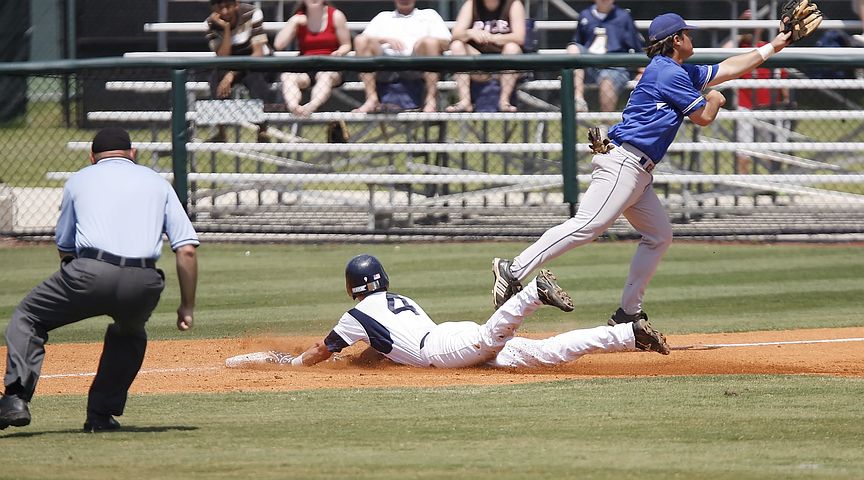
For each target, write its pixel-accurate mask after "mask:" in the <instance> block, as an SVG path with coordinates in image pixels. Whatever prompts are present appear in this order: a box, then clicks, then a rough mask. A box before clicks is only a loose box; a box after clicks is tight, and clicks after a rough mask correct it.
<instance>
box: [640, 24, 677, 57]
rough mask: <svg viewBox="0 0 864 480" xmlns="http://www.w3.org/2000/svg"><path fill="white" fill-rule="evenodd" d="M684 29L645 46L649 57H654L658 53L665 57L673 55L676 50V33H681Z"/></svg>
mask: <svg viewBox="0 0 864 480" xmlns="http://www.w3.org/2000/svg"><path fill="white" fill-rule="evenodd" d="M681 32H683V30H678V31H677V32H675V33H673V34H672V35H669V36H668V37H666V38H663V39H660V40H657V41H656V42H654V43H651V44H649V45H648V46H647V47H645V54H646V55H648V58H654V57H656V56H657V55H663V56H664V57H671V56H672V52H674V51H675V48H674V47H673V44H674V38H675V35H681V34H682V33H681Z"/></svg>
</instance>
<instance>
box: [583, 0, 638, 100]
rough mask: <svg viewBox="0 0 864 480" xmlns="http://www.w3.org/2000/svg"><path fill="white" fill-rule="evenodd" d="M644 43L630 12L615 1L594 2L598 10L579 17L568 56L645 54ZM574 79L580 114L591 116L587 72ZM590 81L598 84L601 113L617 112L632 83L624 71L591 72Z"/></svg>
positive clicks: (588, 71)
mask: <svg viewBox="0 0 864 480" xmlns="http://www.w3.org/2000/svg"><path fill="white" fill-rule="evenodd" d="M643 45H644V41H643V39H642V36H641V35H639V32H638V31H637V30H636V24H635V23H634V22H633V17H632V16H630V11H629V10H626V9H623V8H618V7H617V6H616V5H615V0H594V6H593V7H588V8H586V9H585V10H582V12H581V13H580V14H579V24H578V26H577V27H576V31H575V32H573V39H572V40H571V41H570V45H567V53H570V54H574V55H580V54H583V53H591V54H600V55H602V54H604V53H634V52H640V53H641V52H642V48H643ZM574 73H575V75H574V78H573V81H574V83H575V90H576V111H579V112H587V111H588V103H587V102H586V101H585V74H586V72H585V71H584V70H576V71H575V72H574ZM587 74H588V81H589V82H592V83H597V85H598V88H599V92H598V97H599V101H600V110H602V111H604V112H611V111H614V110H615V108H616V107H617V105H618V97H619V96H620V95H621V92H622V91H623V90H624V87H626V86H627V82H628V81H629V80H630V73H629V72H628V71H627V69H625V68H623V67H610V68H589V69H587Z"/></svg>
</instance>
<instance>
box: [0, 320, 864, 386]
mask: <svg viewBox="0 0 864 480" xmlns="http://www.w3.org/2000/svg"><path fill="white" fill-rule="evenodd" d="M862 337H864V327H858V328H841V329H816V330H793V331H784V332H750V333H734V334H733V333H724V334H711V335H673V336H670V337H669V343H670V345H673V346H676V345H677V346H682V345H702V344H718V343H719V344H733V343H735V344H737V343H759V342H789V341H810V340H827V339H844V338H862ZM316 340H318V338H314V337H290V338H275V339H217V340H197V341H182V340H172V341H154V342H150V344H149V346H148V350H147V357H146V359H145V361H144V367H143V368H142V371H141V373H140V374H139V375H138V378H137V380H136V381H135V384H134V385H133V387H132V391H133V392H134V393H167V392H240V391H283V390H302V389H314V388H348V387H350V388H362V387H396V386H414V387H431V386H440V385H499V384H513V383H528V382H538V381H549V380H559V379H566V378H590V377H633V376H662V375H715V374H721V375H722V374H823V375H836V376H847V377H864V354H862V352H864V342H858V341H854V342H843V343H817V344H798V345H772V346H746V347H723V348H719V349H714V350H677V351H674V352H672V355H670V356H668V357H664V356H661V355H658V354H656V353H643V352H633V353H619V354H604V355H588V356H585V357H582V358H581V359H579V360H578V361H576V362H572V363H570V364H567V365H564V366H560V367H555V368H542V369H531V370H494V369H486V368H473V369H462V370H446V371H444V370H436V369H421V368H410V367H402V366H395V365H379V366H375V367H370V366H364V365H361V364H359V362H358V361H357V358H358V356H359V352H360V350H361V349H360V348H358V347H357V346H355V347H352V348H351V349H347V350H346V351H345V352H344V353H345V354H346V355H345V358H344V359H343V360H342V361H339V362H326V363H323V364H320V365H317V366H315V367H312V368H301V369H290V368H284V367H283V368H279V367H262V368H258V369H228V368H225V367H224V366H223V362H224V360H225V358H227V357H230V356H234V355H238V354H241V353H247V352H252V351H259V350H268V349H273V348H278V349H281V350H284V351H290V352H300V351H301V350H302V349H303V348H305V347H307V346H308V345H310V344H311V343H312V342H314V341H316ZM101 348H102V345H101V344H94V343H87V344H58V345H50V344H49V345H48V349H47V355H46V360H45V364H44V366H43V369H42V379H41V380H40V382H39V388H38V394H39V395H53V394H84V393H86V392H87V389H88V388H89V386H90V382H91V381H92V372H94V371H95V369H96V365H97V363H98V359H99V353H100V351H101ZM5 358H6V351H5V348H0V359H2V360H0V361H2V362H5ZM0 365H3V364H2V363H0ZM3 366H4V367H5V365H3Z"/></svg>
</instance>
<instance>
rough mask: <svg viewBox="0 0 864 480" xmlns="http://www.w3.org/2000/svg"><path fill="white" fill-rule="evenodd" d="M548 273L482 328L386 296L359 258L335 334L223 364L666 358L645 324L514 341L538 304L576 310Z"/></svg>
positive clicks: (386, 283) (382, 280)
mask: <svg viewBox="0 0 864 480" xmlns="http://www.w3.org/2000/svg"><path fill="white" fill-rule="evenodd" d="M555 280H556V279H555V276H554V275H553V274H552V272H550V271H548V270H541V271H540V274H539V275H537V277H536V278H535V279H534V280H532V281H531V282H530V283H528V284H527V285H526V286H525V288H524V289H522V290H521V291H520V292H518V293H517V294H516V295H514V296H513V297H511V298H510V299H508V300H507V301H506V302H505V303H504V304H503V305H502V306H501V307H500V308H498V309H497V310H496V311H495V313H493V314H492V316H491V317H489V319H488V320H486V322H485V323H475V322H445V323H441V324H436V323H435V322H433V321H432V319H431V318H429V316H428V315H427V314H426V312H425V311H424V310H423V308H421V307H420V305H419V304H418V303H417V302H415V301H414V300H412V299H411V298H409V297H406V296H404V295H399V294H398V293H394V292H391V291H390V278H389V277H388V275H387V272H385V271H384V266H383V265H382V264H381V262H380V261H379V260H378V259H377V258H375V257H374V256H372V255H366V254H364V255H358V256H356V257H354V258H352V259H351V260H350V261H349V262H348V264H347V265H346V266H345V287H346V290H347V292H348V295H350V296H351V298H353V299H355V300H357V302H358V303H357V305H356V306H355V307H354V308H352V309H350V310H348V311H347V312H345V314H343V315H342V318H340V319H339V322H338V323H337V324H336V326H335V327H334V328H333V330H332V331H331V332H330V333H329V334H328V335H327V337H326V338H324V340H323V341H322V342H318V343H316V344H315V345H313V346H312V347H310V348H308V349H307V350H306V351H304V352H303V353H301V354H300V355H297V356H295V355H292V354H289V353H284V352H275V351H270V352H256V353H252V354H246V355H238V356H236V357H231V358H229V359H227V360H226V362H225V364H226V365H227V366H228V367H242V366H245V365H249V364H255V363H275V364H281V365H290V366H295V367H301V366H312V365H315V364H317V363H320V362H323V361H325V360H327V359H328V358H330V357H331V356H332V355H333V354H334V353H338V352H341V351H342V350H343V349H344V348H346V347H348V346H350V345H353V344H355V343H357V342H364V343H367V344H369V345H370V348H371V349H372V352H371V355H370V353H369V351H368V350H367V351H366V352H364V353H363V355H362V357H363V358H364V359H367V360H370V359H371V360H375V359H381V358H387V359H389V360H391V361H393V362H395V363H397V364H400V365H410V366H414V367H437V368H461V367H473V366H482V365H486V366H491V367H511V368H516V367H539V366H552V365H560V364H563V363H567V362H572V361H574V360H576V359H578V358H579V357H581V356H583V355H587V354H589V353H599V352H624V351H633V350H642V351H654V352H658V353H661V354H664V355H668V354H669V351H670V350H669V346H668V345H667V344H666V338H665V337H664V336H663V335H662V334H661V333H659V332H657V331H655V330H654V329H652V328H651V326H650V325H648V322H647V321H639V322H636V323H633V324H627V325H616V326H602V327H596V328H590V329H583V330H573V331H570V332H565V333H562V334H560V335H556V336H553V337H550V338H546V339H530V338H523V337H516V336H514V335H515V333H516V329H518V328H519V326H520V325H521V324H522V321H523V320H524V319H525V318H526V317H528V316H529V315H531V314H532V313H534V312H535V311H536V310H537V309H538V308H540V307H541V306H543V305H551V306H553V307H556V308H559V309H561V310H563V311H565V312H569V311H572V310H573V302H572V300H571V299H570V295H569V294H567V292H565V291H564V290H562V289H561V287H559V286H558V284H557V283H555Z"/></svg>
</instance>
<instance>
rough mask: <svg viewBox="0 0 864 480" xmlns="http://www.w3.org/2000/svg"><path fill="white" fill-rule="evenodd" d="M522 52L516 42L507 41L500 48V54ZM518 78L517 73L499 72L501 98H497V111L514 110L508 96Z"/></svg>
mask: <svg viewBox="0 0 864 480" xmlns="http://www.w3.org/2000/svg"><path fill="white" fill-rule="evenodd" d="M520 53H522V47H520V46H519V45H518V44H516V43H512V42H511V43H508V44H506V45H504V48H503V49H501V54H502V55H518V54H520ZM518 78H519V74H518V73H502V74H501V80H500V82H501V98H500V99H499V100H498V111H499V112H515V111H516V107H514V106H513V105H511V104H510V96H511V95H513V90H514V89H515V88H516V80H517V79H518Z"/></svg>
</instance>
